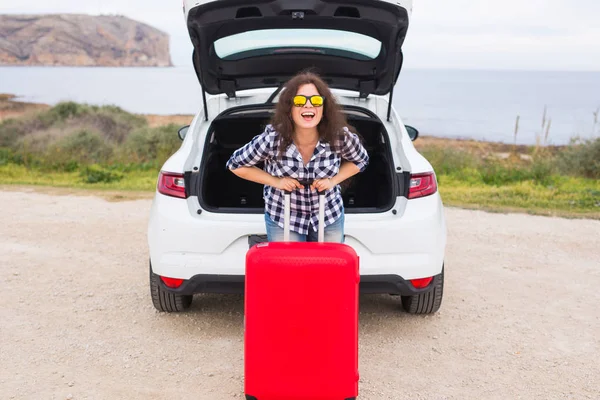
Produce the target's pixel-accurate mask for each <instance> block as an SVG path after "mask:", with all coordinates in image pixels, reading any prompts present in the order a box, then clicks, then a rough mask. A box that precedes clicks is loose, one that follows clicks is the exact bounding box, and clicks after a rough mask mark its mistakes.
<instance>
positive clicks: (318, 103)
mask: <svg viewBox="0 0 600 400" xmlns="http://www.w3.org/2000/svg"><path fill="white" fill-rule="evenodd" d="M308 100H310V104H312V105H313V106H315V107H322V106H323V103H324V102H325V98H324V97H323V96H319V95H314V96H304V95H301V94H299V95H297V96H294V106H296V107H303V106H304V105H305V104H306V102H307V101H308Z"/></svg>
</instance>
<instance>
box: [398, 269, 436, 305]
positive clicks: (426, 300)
mask: <svg viewBox="0 0 600 400" xmlns="http://www.w3.org/2000/svg"><path fill="white" fill-rule="evenodd" d="M431 284H432V285H433V287H432V288H431V290H429V291H427V292H425V293H420V294H415V295H412V296H402V308H404V311H406V312H407V313H409V314H433V313H436V312H437V311H438V310H439V309H440V306H441V305H442V295H443V293H444V267H442V273H441V274H439V275H437V276H435V277H434V278H433V282H432V283H431Z"/></svg>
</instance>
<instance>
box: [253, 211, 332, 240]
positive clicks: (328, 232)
mask: <svg viewBox="0 0 600 400" xmlns="http://www.w3.org/2000/svg"><path fill="white" fill-rule="evenodd" d="M265 224H266V226H267V240H268V241H269V242H283V228H282V227H280V226H279V225H277V224H276V223H275V222H274V221H273V220H272V219H271V217H269V214H267V213H265ZM290 241H291V242H318V241H319V233H318V232H316V231H314V230H313V226H312V224H311V225H310V227H309V228H308V235H301V234H299V233H298V232H294V231H290ZM325 241H326V242H337V243H344V214H342V216H341V217H340V218H338V220H337V221H335V222H334V223H333V224H331V225H328V226H326V227H325Z"/></svg>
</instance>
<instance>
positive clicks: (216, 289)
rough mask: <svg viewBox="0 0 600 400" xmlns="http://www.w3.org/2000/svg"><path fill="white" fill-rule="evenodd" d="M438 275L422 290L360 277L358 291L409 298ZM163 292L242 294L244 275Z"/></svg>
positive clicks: (394, 278)
mask: <svg viewBox="0 0 600 400" xmlns="http://www.w3.org/2000/svg"><path fill="white" fill-rule="evenodd" d="M438 279H440V277H439V275H436V276H435V277H434V278H433V281H432V282H431V283H430V284H429V286H427V287H425V288H423V289H417V288H415V287H414V286H413V285H412V284H411V283H410V282H409V281H407V280H405V279H404V278H402V277H401V276H399V275H362V276H361V277H360V285H359V291H360V293H361V294H394V295H401V296H410V295H415V294H419V293H424V292H428V291H429V290H431V289H432V288H433V287H434V286H435V283H436V282H437V280H438ZM160 284H161V286H162V289H163V290H166V291H169V292H171V293H175V294H180V295H193V294H199V293H218V294H244V291H245V290H244V284H245V276H244V275H208V274H206V275H205V274H201V275H194V276H193V277H192V278H191V279H188V280H186V281H184V282H183V283H182V284H181V286H180V287H179V288H177V289H173V288H169V287H167V286H166V285H165V284H164V283H162V281H160Z"/></svg>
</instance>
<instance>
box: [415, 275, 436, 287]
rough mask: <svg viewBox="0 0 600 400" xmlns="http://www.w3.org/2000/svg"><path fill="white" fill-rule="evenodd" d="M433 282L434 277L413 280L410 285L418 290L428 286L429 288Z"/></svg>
mask: <svg viewBox="0 0 600 400" xmlns="http://www.w3.org/2000/svg"><path fill="white" fill-rule="evenodd" d="M432 280H433V277H432V276H431V277H429V278H420V279H411V280H410V283H411V284H412V285H413V286H414V287H415V288H416V289H424V288H426V287H427V286H429V284H430V283H431V281H432Z"/></svg>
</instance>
